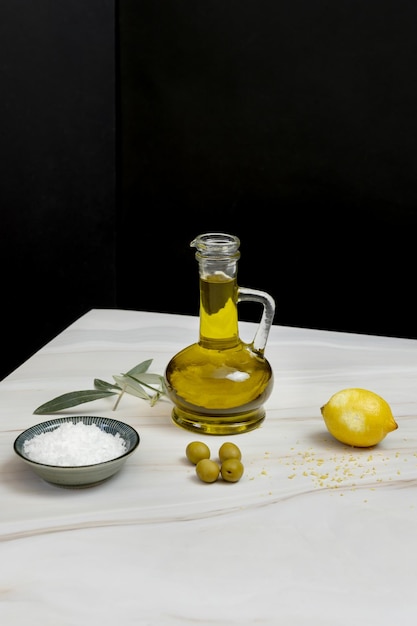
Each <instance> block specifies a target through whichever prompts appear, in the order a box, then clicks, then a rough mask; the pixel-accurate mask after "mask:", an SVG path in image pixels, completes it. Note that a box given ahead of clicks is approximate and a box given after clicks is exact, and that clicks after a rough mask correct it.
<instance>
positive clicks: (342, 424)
mask: <svg viewBox="0 0 417 626" xmlns="http://www.w3.org/2000/svg"><path fill="white" fill-rule="evenodd" d="M320 411H321V414H322V416H323V419H324V422H325V424H326V427H327V430H328V431H329V433H330V434H331V435H333V437H334V438H335V439H337V440H338V441H340V442H341V443H344V444H346V445H348V446H354V447H357V448H368V447H370V446H375V445H376V444H378V443H379V442H380V441H382V440H383V439H384V438H385V437H386V436H387V435H388V433H390V432H392V431H394V430H396V429H397V428H398V424H397V423H396V421H395V419H394V417H393V414H392V411H391V407H390V406H389V404H388V403H387V402H386V401H385V400H384V399H383V398H381V396H379V395H377V394H376V393H374V392H373V391H368V390H367V389H359V388H350V389H342V390H341V391H338V392H337V393H335V394H334V395H333V396H332V397H331V398H330V400H329V401H328V402H327V403H326V404H325V405H324V406H322V407H321V408H320Z"/></svg>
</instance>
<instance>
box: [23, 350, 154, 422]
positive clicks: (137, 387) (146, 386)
mask: <svg viewBox="0 0 417 626" xmlns="http://www.w3.org/2000/svg"><path fill="white" fill-rule="evenodd" d="M151 363H152V359H148V360H147V361H143V362H142V363H139V364H138V365H136V366H135V367H133V368H132V369H131V370H129V371H128V372H127V373H126V374H119V375H114V376H113V380H114V381H115V383H108V382H106V381H105V380H101V379H100V378H95V379H94V387H95V388H94V389H85V390H82V391H72V392H70V393H64V394H63V395H61V396H58V397H57V398H54V399H53V400H50V401H49V402H45V404H42V405H41V406H39V407H38V408H37V409H35V411H34V414H35V415H45V414H47V413H56V412H58V411H62V410H63V409H68V408H71V407H73V406H78V405H79V404H84V403H85V402H92V401H93V400H100V399H101V398H106V397H109V396H115V395H118V398H117V401H116V403H115V405H114V407H113V410H114V411H115V410H116V409H117V407H118V405H119V402H120V400H121V398H122V397H123V395H124V394H125V393H128V394H130V395H133V396H136V397H138V398H141V399H142V400H146V401H148V402H149V403H150V405H151V406H154V404H155V403H156V402H157V401H158V400H159V398H160V397H161V396H163V395H165V394H166V386H165V381H164V378H163V376H161V375H160V374H152V373H149V372H148V371H147V370H148V369H149V367H150V365H151Z"/></svg>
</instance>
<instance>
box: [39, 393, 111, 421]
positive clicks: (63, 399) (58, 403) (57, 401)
mask: <svg viewBox="0 0 417 626" xmlns="http://www.w3.org/2000/svg"><path fill="white" fill-rule="evenodd" d="M116 394H117V391H102V390H98V389H86V390H83V391H71V392H70V393H64V394H63V395H62V396H58V397H57V398H54V399H53V400H50V401H49V402H45V404H42V405H41V406H38V408H37V409H35V410H34V411H33V413H34V414H35V415H45V414H47V413H56V412H57V411H62V410H63V409H69V408H71V407H73V406H78V405H79V404H84V403H85V402H92V401H93V400H100V399H101V398H106V397H108V396H114V395H116Z"/></svg>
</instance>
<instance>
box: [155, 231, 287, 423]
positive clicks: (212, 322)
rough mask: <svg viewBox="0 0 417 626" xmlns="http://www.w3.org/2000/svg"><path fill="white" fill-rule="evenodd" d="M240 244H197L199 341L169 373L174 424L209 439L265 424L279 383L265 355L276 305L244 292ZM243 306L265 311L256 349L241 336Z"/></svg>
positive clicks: (227, 239) (212, 237)
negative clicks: (252, 303) (254, 304)
mask: <svg viewBox="0 0 417 626" xmlns="http://www.w3.org/2000/svg"><path fill="white" fill-rule="evenodd" d="M239 245H240V241H239V239H238V238H237V237H235V236H234V235H228V234H224V233H207V234H204V235H200V236H199V237H197V238H196V239H194V240H193V241H192V242H191V246H193V247H195V248H196V249H197V252H196V259H197V260H198V262H199V276H200V331H199V341H198V342H197V343H194V344H192V345H190V346H188V347H186V348H184V349H183V350H181V351H180V352H179V353H178V354H176V355H175V356H174V357H173V358H172V359H171V360H170V362H169V363H168V365H167V368H166V371H165V382H166V386H167V390H168V395H169V397H170V398H171V400H172V401H173V403H174V408H173V410H172V419H173V421H174V422H175V423H176V424H177V425H179V426H182V427H183V428H186V429H188V430H192V431H195V432H201V433H205V434H210V435H233V434H237V433H244V432H247V431H250V430H253V429H255V428H257V427H258V426H260V424H261V423H262V422H263V420H264V419H265V408H264V403H265V402H266V400H267V399H268V398H269V396H270V394H271V391H272V387H273V384H274V377H273V372H272V369H271V366H270V364H269V362H268V361H267V360H266V359H265V357H264V351H265V345H266V341H267V338H268V333H269V330H270V327H271V325H272V321H273V317H274V312H275V303H274V300H273V299H272V298H271V296H269V295H268V294H266V293H264V292H262V291H256V290H253V289H246V288H241V287H239V286H238V284H237V261H238V259H239V258H240V253H239ZM243 300H246V301H249V300H251V301H257V302H260V303H261V304H262V305H263V314H262V319H261V322H260V325H259V327H258V331H257V333H256V335H255V338H254V340H253V341H252V342H251V343H244V342H243V341H241V339H240V338H239V328H238V306H237V305H238V302H239V301H243Z"/></svg>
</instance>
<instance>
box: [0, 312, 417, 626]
mask: <svg viewBox="0 0 417 626" xmlns="http://www.w3.org/2000/svg"><path fill="white" fill-rule="evenodd" d="M255 329H256V325H254V324H251V323H241V332H242V336H243V335H245V336H246V335H247V337H248V338H250V337H252V336H253V335H254V330H255ZM197 337H198V319H197V318H194V317H188V316H179V315H168V314H161V313H146V312H139V311H120V310H92V311H90V312H89V313H87V314H86V315H84V316H83V317H81V318H80V319H79V320H77V321H76V322H74V324H72V325H71V326H69V327H68V329H66V330H65V331H64V332H63V333H61V334H60V335H58V336H57V337H56V338H55V339H54V340H53V341H51V342H50V343H49V344H47V345H46V346H45V347H44V348H42V349H41V350H40V351H39V352H38V353H36V354H35V355H33V356H32V357H31V358H30V359H29V360H28V361H27V362H26V363H24V364H23V365H22V366H21V367H19V368H18V369H17V370H15V371H14V372H13V373H12V374H10V375H9V376H8V377H6V378H5V379H4V380H3V381H2V382H1V383H0V470H1V473H0V502H1V508H0V544H1V548H0V550H1V552H0V558H1V568H0V621H1V623H2V624H7V626H20V625H22V626H23V625H24V626H26V624H28V623H30V624H31V625H35V626H37V625H39V626H49V625H53V626H73V625H74V626H75V625H76V624H77V625H78V624H89V626H96V625H97V626H98V625H100V626H107V624H108V625H110V624H114V623H115V622H116V621H120V622H123V623H124V624H128V625H132V626H133V625H135V626H136V625H141V624H144V625H146V624H149V625H153V624H155V625H158V626H159V625H161V626H164V625H165V624H166V625H167V626H175V625H177V624H187V623H192V624H201V625H204V626H212V625H213V624H216V625H223V624H224V625H225V626H226V625H227V626H230V625H233V624H248V625H249V624H253V625H254V626H257V625H258V624H268V625H271V626H272V624H274V625H275V624H283V625H285V626H299V625H303V626H304V625H311V624H312V625H315V624H317V625H319V624H320V626H322V625H324V626H326V625H327V624H332V626H339V625H340V626H344V625H346V626H347V625H348V624H349V626H350V625H351V624H352V623H355V624H359V625H362V624H363V625H365V624H366V625H367V626H368V625H370V624H372V625H373V624H377V625H378V626H379V625H382V626H385V625H387V626H388V624H389V625H390V626H392V624H393V623H395V624H401V626H408V625H411V624H412V625H413V626H415V623H416V620H417V597H416V594H415V589H416V586H417V568H416V566H415V563H416V562H417V532H416V528H417V489H416V487H417V384H416V380H417V342H416V341H414V340H407V339H395V338H386V337H374V336H362V335H355V334H347V333H335V332H327V331H317V330H309V329H298V328H290V327H282V326H273V327H272V330H271V333H270V337H269V340H268V344H267V350H266V356H267V358H268V360H269V361H270V363H271V365H272V367H273V369H274V376H275V386H274V390H273V392H272V395H271V397H270V399H269V400H268V403H267V405H266V408H267V417H266V420H265V422H264V423H263V425H262V427H261V428H259V429H258V430H256V431H253V432H251V433H247V434H244V435H238V436H236V437H233V438H231V440H233V441H235V442H236V443H238V445H239V447H240V448H241V450H242V453H243V460H244V464H245V474H244V476H243V478H242V479H241V481H240V482H239V483H236V484H226V483H222V482H221V481H219V482H218V483H215V484H213V485H206V484H203V483H201V482H199V481H198V480H197V478H196V476H195V472H194V468H193V467H192V466H190V465H189V463H188V462H187V461H186V459H185V456H184V452H185V447H186V445H187V443H188V442H190V441H192V440H194V439H197V438H198V439H202V440H204V441H205V442H206V443H207V444H208V445H209V447H210V448H211V450H212V456H213V457H215V456H216V453H217V450H218V448H219V447H220V445H221V443H222V442H223V441H224V438H222V437H210V436H202V437H198V436H196V435H195V434H193V433H190V432H188V431H185V430H182V429H180V428H179V427H177V426H175V425H174V424H173V422H172V421H171V417H170V412H171V405H170V403H169V402H168V401H166V400H164V401H161V402H159V403H158V404H157V405H156V406H154V407H150V406H149V405H148V404H147V403H145V402H143V401H141V400H139V399H137V398H133V397H124V398H123V400H122V401H121V403H120V404H119V406H118V408H117V410H116V411H114V410H113V404H114V399H108V398H106V399H103V400H98V401H96V402H94V403H88V404H84V405H82V406H81V407H74V409H73V410H72V411H70V410H68V411H66V412H65V413H64V414H74V415H81V414H82V415H103V416H108V417H113V418H116V419H121V420H122V421H124V422H127V423H129V424H131V425H132V426H133V427H134V428H136V429H137V430H138V432H139V434H140V436H141V445H140V446H139V448H138V450H137V452H136V453H135V455H133V456H132V457H131V458H130V459H129V460H128V461H127V463H126V464H125V466H124V468H123V469H122V470H121V471H120V473H119V474H117V475H116V476H114V477H113V478H111V479H110V480H109V481H107V482H105V483H103V484H101V485H98V486H96V487H92V488H89V489H81V490H72V489H63V488H60V487H56V486H53V485H49V484H48V483H45V482H44V481H42V480H41V479H40V478H39V477H37V476H36V475H35V474H33V472H32V471H31V470H30V468H28V467H26V466H25V465H24V464H23V463H22V462H21V461H20V460H19V459H18V458H17V456H16V455H15V454H14V452H13V441H14V439H15V438H16V437H17V435H18V434H19V433H20V432H21V431H22V430H24V429H26V428H28V427H29V426H31V425H33V424H35V423H38V422H40V421H44V420H45V421H46V420H47V419H48V416H37V415H33V411H34V409H35V408H36V407H37V406H39V405H40V404H42V403H43V402H45V401H47V400H50V399H52V397H55V396H57V395H59V394H61V393H65V392H67V391H74V390H76V389H88V388H92V382H93V379H94V378H95V377H100V378H102V379H104V380H109V381H110V380H111V377H112V374H117V373H120V372H123V371H126V370H127V369H128V368H130V367H132V366H133V365H135V364H137V363H139V362H140V361H142V360H145V359H148V358H152V359H153V364H152V370H153V371H155V372H158V373H162V372H163V370H164V367H165V365H166V363H167V362H168V360H169V359H170V358H171V356H172V355H173V354H175V353H176V352H177V351H178V350H179V349H181V348H182V347H185V346H186V345H188V344H190V343H193V342H194V341H196V340H197ZM349 386H356V387H365V388H368V389H371V390H373V391H375V392H376V393H379V394H380V395H382V396H383V397H384V398H385V399H386V400H387V401H388V402H389V403H390V405H391V408H392V410H393V413H394V416H395V418H396V421H397V423H398V425H399V428H398V429H397V430H396V431H395V432H393V433H390V434H389V435H388V436H387V437H386V438H385V439H384V440H383V441H382V442H381V443H380V444H379V445H378V446H375V447H373V448H370V449H354V448H350V447H348V446H344V445H342V444H339V443H338V442H337V441H335V440H334V439H333V438H332V437H331V436H330V435H329V433H328V432H327V430H326V429H325V426H324V422H323V420H322V418H321V414H320V406H321V405H322V404H324V402H326V401H327V399H328V398H329V397H330V396H331V395H332V394H333V393H334V392H335V391H338V390H340V389H342V388H344V387H349ZM103 590H105V593H104V594H103Z"/></svg>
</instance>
